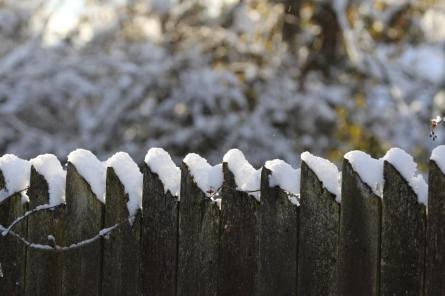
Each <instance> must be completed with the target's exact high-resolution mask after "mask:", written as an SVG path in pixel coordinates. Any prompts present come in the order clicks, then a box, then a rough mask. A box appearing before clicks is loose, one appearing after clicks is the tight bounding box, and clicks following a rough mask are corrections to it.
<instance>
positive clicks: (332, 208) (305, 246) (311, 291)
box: [297, 162, 340, 296]
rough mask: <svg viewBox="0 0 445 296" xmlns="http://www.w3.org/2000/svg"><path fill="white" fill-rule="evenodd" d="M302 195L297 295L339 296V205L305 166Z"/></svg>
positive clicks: (333, 196)
mask: <svg viewBox="0 0 445 296" xmlns="http://www.w3.org/2000/svg"><path fill="white" fill-rule="evenodd" d="M300 191H301V200H300V204H301V205H300V213H299V214H300V216H299V223H300V224H299V237H298V243H299V249H298V282H297V290H298V295H313V296H318V295H337V284H336V283H337V272H336V271H337V252H338V232H339V226H340V205H339V204H338V203H337V202H336V201H335V195H333V194H332V193H330V192H329V191H327V190H326V189H325V188H324V187H323V184H322V183H321V182H320V180H319V179H318V178H317V176H316V175H315V173H314V172H313V171H312V170H311V169H310V168H309V167H308V165H307V164H306V163H305V162H302V163H301V189H300Z"/></svg>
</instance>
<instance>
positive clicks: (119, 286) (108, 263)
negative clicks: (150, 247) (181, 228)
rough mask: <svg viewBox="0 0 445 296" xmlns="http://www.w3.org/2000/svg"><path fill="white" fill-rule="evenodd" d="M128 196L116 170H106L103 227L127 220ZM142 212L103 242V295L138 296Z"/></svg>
mask: <svg viewBox="0 0 445 296" xmlns="http://www.w3.org/2000/svg"><path fill="white" fill-rule="evenodd" d="M127 201H128V194H126V193H125V189H124V186H123V184H122V183H121V181H120V180H119V177H118V176H117V175H116V173H115V172H114V170H113V168H110V167H109V168H108V169H107V181H106V203H105V218H104V226H105V227H106V228H107V227H112V226H114V225H116V224H118V223H122V222H125V221H128V218H129V213H128V209H127ZM140 231H141V213H138V214H137V216H136V217H135V218H134V222H133V224H130V223H129V222H125V223H124V224H123V225H120V226H119V227H118V228H116V229H115V230H113V232H112V234H111V235H110V237H109V238H108V239H106V240H104V242H103V268H102V274H103V276H102V295H107V296H108V295H110V296H111V295H116V296H117V295H119V296H120V295H122V296H123V295H129V296H130V295H137V294H138V285H139V259H140Z"/></svg>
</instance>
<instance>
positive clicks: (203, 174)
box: [183, 153, 223, 193]
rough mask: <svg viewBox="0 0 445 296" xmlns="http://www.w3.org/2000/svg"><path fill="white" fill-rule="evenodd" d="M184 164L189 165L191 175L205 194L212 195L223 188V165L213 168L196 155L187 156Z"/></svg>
mask: <svg viewBox="0 0 445 296" xmlns="http://www.w3.org/2000/svg"><path fill="white" fill-rule="evenodd" d="M183 162H184V163H185V164H186V165H187V167H188V168H189V170H190V174H191V175H192V176H193V179H194V180H195V182H196V184H197V185H198V187H199V188H200V189H201V190H202V191H203V192H206V193H212V192H215V191H216V190H218V189H219V188H220V187H221V186H222V183H223V171H222V164H217V165H215V166H211V165H210V164H209V163H208V162H207V160H206V159H205V158H202V157H201V156H199V155H198V154H195V153H189V154H187V156H186V157H185V158H184V160H183Z"/></svg>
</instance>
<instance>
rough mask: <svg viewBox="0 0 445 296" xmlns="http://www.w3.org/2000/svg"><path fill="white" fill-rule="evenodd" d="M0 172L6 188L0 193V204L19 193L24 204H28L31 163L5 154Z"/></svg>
mask: <svg viewBox="0 0 445 296" xmlns="http://www.w3.org/2000/svg"><path fill="white" fill-rule="evenodd" d="M0 170H1V172H2V174H3V178H4V181H5V188H4V189H2V190H1V191H0V203H1V202H3V201H4V200H5V199H6V198H8V197H9V196H11V195H12V194H14V193H17V192H20V195H21V197H22V202H28V201H29V198H28V195H27V194H26V191H27V188H28V187H29V178H30V174H31V164H30V163H29V161H27V160H24V159H21V158H18V157H17V156H15V155H13V154H5V155H3V156H2V157H0Z"/></svg>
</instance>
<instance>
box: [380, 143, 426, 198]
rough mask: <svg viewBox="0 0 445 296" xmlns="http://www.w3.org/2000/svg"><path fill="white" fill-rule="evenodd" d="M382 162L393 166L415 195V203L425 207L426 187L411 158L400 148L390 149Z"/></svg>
mask: <svg viewBox="0 0 445 296" xmlns="http://www.w3.org/2000/svg"><path fill="white" fill-rule="evenodd" d="M383 160H386V161H387V162H389V163H390V164H392V165H393V166H394V168H395V169H396V170H397V171H398V172H399V173H400V174H401V175H402V177H403V178H404V179H405V180H406V182H408V184H409V185H410V186H411V188H412V189H413V190H414V192H415V193H416V195H417V201H418V202H419V203H423V204H424V205H426V204H427V202H428V185H427V184H426V182H425V180H424V179H423V177H422V175H420V174H419V173H418V172H417V164H416V163H415V162H414V160H413V157H412V156H411V155H409V154H408V153H406V152H405V151H404V150H402V149H400V148H391V149H390V150H388V152H386V154H385V156H384V157H383Z"/></svg>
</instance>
